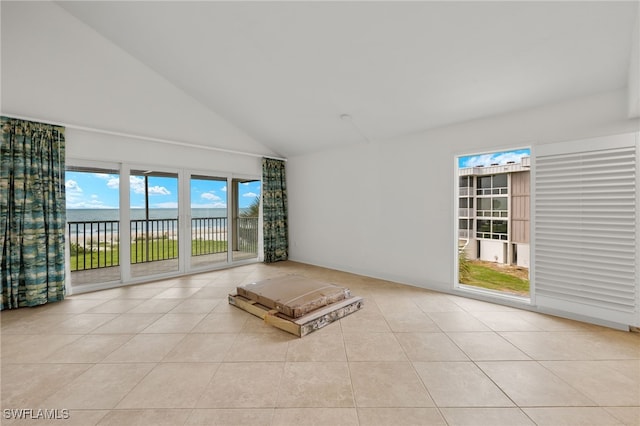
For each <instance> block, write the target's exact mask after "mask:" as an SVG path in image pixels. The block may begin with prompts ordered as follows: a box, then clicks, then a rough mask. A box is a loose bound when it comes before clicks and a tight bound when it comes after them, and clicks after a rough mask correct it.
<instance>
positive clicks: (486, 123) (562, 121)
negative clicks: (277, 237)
mask: <svg viewBox="0 0 640 426" xmlns="http://www.w3.org/2000/svg"><path fill="white" fill-rule="evenodd" d="M627 105H628V103H627V93H626V91H625V90H620V91H616V92H611V93H604V94H601V95H597V96H592V97H589V98H584V99H577V100H573V101H570V102H566V103H563V104H558V105H551V106H548V107H545V108H537V109H533V110H529V111H521V112H514V113H511V114H508V115H503V116H499V117H494V118H488V119H484V120H478V121H473V122H468V123H463V124H459V125H455V126H451V127H447V128H441V129H436V130H432V131H427V132H424V133H421V134H417V135H412V136H409V137H404V138H398V139H396V140H392V141H385V142H384V143H372V144H362V145H357V146H350V147H345V148H344V149H340V150H334V151H330V152H321V153H315V154H310V155H305V156H299V157H293V158H290V159H289V162H288V163H287V168H288V169H287V185H288V191H289V211H290V218H289V223H290V238H291V253H290V254H291V256H290V257H291V259H293V260H298V261H301V262H308V263H312V264H316V265H321V266H326V267H331V268H336V269H341V270H345V271H351V272H356V273H361V274H365V275H369V276H373V277H378V278H383V279H391V280H396V281H399V282H404V283H408V284H412V285H417V286H423V287H428V288H435V289H451V287H452V283H453V279H454V258H455V256H454V253H455V246H454V245H455V243H456V241H457V239H456V238H455V235H454V232H453V226H454V223H453V221H454V213H455V210H454V209H455V208H456V205H455V203H454V197H453V195H454V194H453V192H454V179H455V178H456V175H455V170H454V166H455V165H454V158H455V156H456V155H460V154H472V153H479V152H483V151H492V150H497V149H503V148H507V149H508V148H513V147H523V146H533V147H534V149H535V145H537V144H543V143H551V142H555V141H563V140H571V139H581V138H587V137H595V136H602V135H609V134H617V133H625V132H632V131H638V129H639V127H640V122H639V120H637V119H635V120H630V119H628V118H627V114H628V109H627Z"/></svg>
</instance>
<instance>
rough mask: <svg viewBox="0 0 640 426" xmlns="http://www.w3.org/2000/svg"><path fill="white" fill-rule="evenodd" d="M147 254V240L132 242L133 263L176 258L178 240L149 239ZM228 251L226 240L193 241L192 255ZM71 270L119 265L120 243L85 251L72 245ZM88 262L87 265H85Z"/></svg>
mask: <svg viewBox="0 0 640 426" xmlns="http://www.w3.org/2000/svg"><path fill="white" fill-rule="evenodd" d="M148 250H149V255H148V256H147V244H146V241H136V242H134V243H132V244H131V263H140V262H144V261H146V260H147V259H148V260H149V261H154V260H162V259H174V258H177V257H178V242H177V241H175V240H166V239H165V240H163V239H155V240H151V241H149V245H148ZM226 251H227V242H226V241H210V240H194V241H192V242H191V253H192V255H194V256H195V255H199V254H207V253H224V252H226ZM70 260H71V271H77V270H83V269H91V268H98V267H100V268H103V267H108V266H117V265H119V264H120V254H119V245H118V244H113V245H111V246H108V245H106V244H104V243H103V244H102V245H101V246H100V250H99V251H92V252H91V253H89V252H85V250H84V249H83V248H82V247H78V246H75V245H74V244H72V245H71V256H70ZM85 264H86V266H85Z"/></svg>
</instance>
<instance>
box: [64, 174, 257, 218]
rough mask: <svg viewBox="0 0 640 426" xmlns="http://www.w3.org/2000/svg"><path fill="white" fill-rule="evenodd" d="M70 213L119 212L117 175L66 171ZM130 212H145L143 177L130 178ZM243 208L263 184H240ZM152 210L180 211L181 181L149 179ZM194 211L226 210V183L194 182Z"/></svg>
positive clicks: (198, 180) (254, 196)
mask: <svg viewBox="0 0 640 426" xmlns="http://www.w3.org/2000/svg"><path fill="white" fill-rule="evenodd" d="M65 185H66V188H67V190H66V196H67V208H68V209H117V208H118V207H119V200H118V192H119V191H118V189H119V185H120V178H119V176H118V175H113V174H105V173H85V172H72V171H67V172H66V176H65ZM129 186H130V203H131V208H144V187H145V185H144V177H143V176H130V178H129ZM239 195H240V197H239V198H240V208H244V207H248V206H249V205H250V204H251V203H252V202H253V201H254V200H255V198H256V197H257V196H259V195H260V181H257V182H249V183H246V184H244V183H243V184H240V193H239ZM149 205H150V207H151V208H177V207H178V179H176V178H167V177H157V176H150V177H149ZM191 207H192V208H225V207H227V182H226V181H215V180H200V179H192V180H191Z"/></svg>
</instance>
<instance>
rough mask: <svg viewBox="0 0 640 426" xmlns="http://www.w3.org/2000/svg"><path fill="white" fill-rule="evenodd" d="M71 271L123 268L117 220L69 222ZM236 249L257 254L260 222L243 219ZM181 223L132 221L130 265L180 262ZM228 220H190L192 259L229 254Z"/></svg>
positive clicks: (158, 220) (208, 218)
mask: <svg viewBox="0 0 640 426" xmlns="http://www.w3.org/2000/svg"><path fill="white" fill-rule="evenodd" d="M67 225H68V234H67V238H68V240H69V244H70V249H71V253H70V259H71V262H70V263H71V271H82V270H89V269H98V268H108V267H113V266H119V265H120V258H119V255H120V238H119V233H120V222H119V221H117V220H106V221H87V222H68V223H67ZM236 226H237V229H236V241H237V244H234V247H233V249H234V250H236V251H240V252H243V253H253V254H256V255H257V253H258V218H255V217H252V218H248V217H240V218H238V220H237V223H236ZM178 230H179V226H178V219H150V220H144V219H143V220H131V221H130V226H129V232H130V235H131V259H130V262H131V264H135V263H144V262H155V261H161V260H169V259H177V258H178V253H179V250H178V249H179V247H178V241H179V240H178V236H179V231H178ZM227 246H228V237H227V219H226V218H220V217H205V218H192V219H191V256H202V255H207V254H217V253H226V252H227Z"/></svg>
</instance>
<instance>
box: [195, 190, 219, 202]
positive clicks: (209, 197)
mask: <svg viewBox="0 0 640 426" xmlns="http://www.w3.org/2000/svg"><path fill="white" fill-rule="evenodd" d="M200 198H204V199H205V200H209V201H222V198H220V197H219V196H217V195H216V194H214V193H213V192H204V193H202V194H201V195H200Z"/></svg>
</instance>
